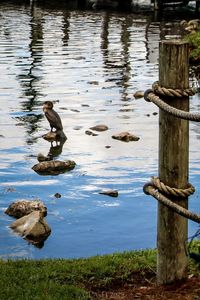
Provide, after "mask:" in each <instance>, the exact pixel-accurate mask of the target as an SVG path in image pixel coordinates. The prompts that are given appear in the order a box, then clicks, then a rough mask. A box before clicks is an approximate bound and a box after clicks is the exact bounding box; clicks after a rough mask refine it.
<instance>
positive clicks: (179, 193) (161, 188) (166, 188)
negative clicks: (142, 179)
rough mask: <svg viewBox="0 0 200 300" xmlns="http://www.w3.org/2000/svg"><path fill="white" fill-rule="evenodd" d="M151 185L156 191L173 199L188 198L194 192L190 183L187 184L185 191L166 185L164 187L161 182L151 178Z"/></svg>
mask: <svg viewBox="0 0 200 300" xmlns="http://www.w3.org/2000/svg"><path fill="white" fill-rule="evenodd" d="M151 185H152V186H153V187H155V188H156V189H158V190H159V191H160V192H162V193H164V194H166V195H171V196H174V197H182V198H185V197H188V196H190V195H192V194H194V192H195V188H194V187H193V185H191V184H190V183H189V184H188V187H187V188H186V189H178V188H174V187H173V188H172V187H170V186H168V185H165V184H164V183H163V182H161V181H160V179H159V178H158V177H151Z"/></svg>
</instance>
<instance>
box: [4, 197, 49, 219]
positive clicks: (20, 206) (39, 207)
mask: <svg viewBox="0 0 200 300" xmlns="http://www.w3.org/2000/svg"><path fill="white" fill-rule="evenodd" d="M33 211H40V212H41V213H42V214H43V216H46V215H47V208H46V206H45V205H44V203H43V202H42V201H40V200H32V201H31V200H18V201H15V202H13V203H11V204H10V205H9V207H8V208H7V209H6V211H5V213H6V214H7V215H9V216H12V217H15V218H21V217H23V216H25V215H28V214H30V213H31V212H33Z"/></svg>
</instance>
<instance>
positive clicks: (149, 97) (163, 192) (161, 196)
mask: <svg viewBox="0 0 200 300" xmlns="http://www.w3.org/2000/svg"><path fill="white" fill-rule="evenodd" d="M194 94H195V91H194V89H191V88H189V89H184V90H181V89H167V88H164V87H161V86H160V85H159V82H158V81H156V82H154V83H153V85H152V89H148V90H146V92H145V93H144V99H145V100H146V101H151V102H153V103H154V104H156V105H157V106H158V107H159V108H160V109H162V110H164V111H165V112H167V113H169V114H171V115H173V116H175V117H177V118H181V119H185V120H190V121H196V122H200V114H198V113H195V114H193V113H190V112H186V111H183V110H180V109H177V108H175V107H172V106H171V105H169V104H167V103H166V102H164V101H163V100H162V99H160V97H159V96H158V95H161V96H162V97H168V98H169V97H176V98H182V97H189V96H193V95H194ZM143 191H144V193H145V194H147V195H151V196H153V197H154V198H155V199H157V200H158V201H159V202H161V203H162V204H163V205H165V206H167V207H168V208H169V209H171V210H173V211H174V212H176V213H177V214H179V215H181V216H183V217H185V218H187V219H190V220H192V221H194V222H197V223H200V214H196V213H193V212H191V211H189V210H188V209H186V208H184V207H182V206H180V205H178V204H177V203H175V202H173V201H171V200H170V199H169V198H168V196H173V197H179V198H186V197H188V196H190V195H192V194H193V193H194V192H195V188H194V187H193V186H192V185H191V184H188V187H187V188H186V189H178V188H171V187H169V186H167V185H165V184H164V183H163V182H161V181H160V179H159V178H158V177H152V178H151V182H148V183H146V184H145V185H144V187H143Z"/></svg>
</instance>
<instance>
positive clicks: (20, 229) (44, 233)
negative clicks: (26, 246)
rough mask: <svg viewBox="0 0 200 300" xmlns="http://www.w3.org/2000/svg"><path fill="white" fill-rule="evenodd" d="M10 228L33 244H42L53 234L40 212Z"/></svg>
mask: <svg viewBox="0 0 200 300" xmlns="http://www.w3.org/2000/svg"><path fill="white" fill-rule="evenodd" d="M10 228H11V229H12V230H13V231H14V232H16V233H17V234H19V235H20V236H22V237H23V238H25V239H26V240H28V241H29V242H31V243H33V244H38V243H41V242H42V241H44V240H45V239H46V238H47V237H48V236H49V235H50V233H51V228H50V227H49V225H48V224H47V222H46V220H45V218H44V217H43V215H42V214H41V212H40V211H33V212H31V213H30V214H28V215H26V216H24V217H22V218H20V219H18V220H16V221H15V222H13V223H12V224H11V225H10Z"/></svg>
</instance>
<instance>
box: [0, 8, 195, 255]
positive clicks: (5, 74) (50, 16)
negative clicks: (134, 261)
mask: <svg viewBox="0 0 200 300" xmlns="http://www.w3.org/2000/svg"><path fill="white" fill-rule="evenodd" d="M0 9H1V12H2V16H1V19H0V40H1V42H0V45H1V47H0V48H1V49H0V69H1V77H2V80H1V81H0V97H1V107H0V141H1V146H0V160H1V162H0V168H1V171H0V181H1V184H0V205H1V209H0V239H1V247H0V256H1V257H3V258H5V257H19V256H20V257H31V258H40V257H80V256H90V255H95V254H101V253H110V252H113V251H123V250H129V249H139V248H146V247H154V246H155V241H156V201H155V200H154V199H151V198H150V197H148V196H146V195H144V193H143V190H142V188H143V184H144V183H145V182H146V181H148V180H149V178H150V176H152V175H157V165H158V114H157V113H158V109H157V108H156V107H155V106H154V105H153V104H151V103H147V102H145V101H144V100H143V99H140V100H135V99H134V97H133V94H134V92H135V91H136V90H145V89H147V88H149V87H150V86H151V84H152V83H153V82H154V81H156V80H157V79H158V44H159V40H160V38H164V37H165V36H166V35H167V36H170V35H173V36H174V34H175V32H176V34H177V35H179V32H180V28H179V25H178V20H175V21H173V22H171V23H169V22H167V25H166V26H165V21H162V22H157V21H156V22H154V21H153V20H152V19H151V16H148V15H147V16H141V15H138V14H120V13H112V12H110V13H108V12H103V11H102V12H86V11H75V10H74V11H68V10H66V9H63V10H53V9H45V8H39V7H35V8H34V9H31V7H27V6H26V7H20V6H17V7H15V6H12V5H0ZM24 28H26V30H24ZM45 100H52V101H55V109H56V111H58V112H59V114H60V116H61V118H62V121H63V125H64V131H65V133H66V135H67V138H68V139H67V141H66V143H65V144H64V145H63V148H62V149H61V151H60V153H57V155H58V158H59V159H61V160H65V159H72V160H75V162H76V167H75V169H74V170H73V171H71V172H69V173H65V174H61V175H59V176H40V175H38V174H36V173H35V172H33V170H32V169H31V168H32V166H33V165H34V164H36V163H37V160H36V157H37V154H38V153H41V152H42V153H43V154H44V155H46V154H48V152H49V151H50V147H51V145H50V143H48V142H47V141H45V140H43V139H42V138H41V136H42V134H44V133H46V131H47V130H49V124H48V122H47V120H46V119H45V118H44V117H43V112H42V103H43V102H44V101H45ZM198 102H199V95H196V96H195V97H193V99H192V100H191V108H192V109H193V110H197V109H198ZM97 124H106V125H107V126H108V127H109V129H108V130H107V131H105V132H100V133H98V136H88V135H86V134H85V131H86V130H88V129H89V128H90V127H92V126H94V125H97ZM122 131H129V132H131V133H133V134H135V135H137V136H138V137H139V138H140V139H139V141H137V142H131V143H124V142H120V141H117V140H114V139H112V135H113V134H116V133H119V132H122ZM198 139H199V129H198V125H196V124H195V125H194V124H191V152H190V153H191V155H190V165H191V169H190V179H191V183H194V184H195V185H197V193H196V194H195V195H194V196H192V197H191V201H190V204H191V207H192V208H194V209H195V210H196V211H198V203H197V201H196V199H197V198H198V194H199V192H198V177H199V176H198V174H199V171H200V165H199V159H198V148H199V146H198V142H199V141H198ZM11 188H14V189H13V190H12V191H11ZM104 188H113V189H117V190H118V191H119V197H118V198H117V199H116V198H110V197H108V196H105V195H100V194H99V192H100V191H101V190H102V189H104ZM9 189H10V191H9ZM57 192H59V193H60V194H61V198H59V199H56V198H55V197H54V195H55V193H57ZM20 198H22V199H34V198H40V199H41V200H42V201H43V202H44V203H45V205H46V206H47V208H48V216H47V219H48V223H49V224H50V226H51V228H52V234H51V236H50V237H49V238H48V239H47V240H46V241H45V245H44V247H43V248H42V249H36V248H33V246H29V245H27V242H26V241H24V240H23V239H21V238H19V237H17V236H14V237H13V236H11V235H10V234H9V230H8V227H6V226H9V224H10V223H11V222H12V219H11V218H10V217H8V216H6V215H5V214H4V213H3V209H2V208H5V207H7V206H8V205H9V204H10V203H11V202H13V201H16V200H18V199H20ZM144 220H145V221H144ZM138 228H139V229H140V230H138ZM195 228H196V227H195V225H193V224H192V225H191V227H190V230H194V229H195Z"/></svg>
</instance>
